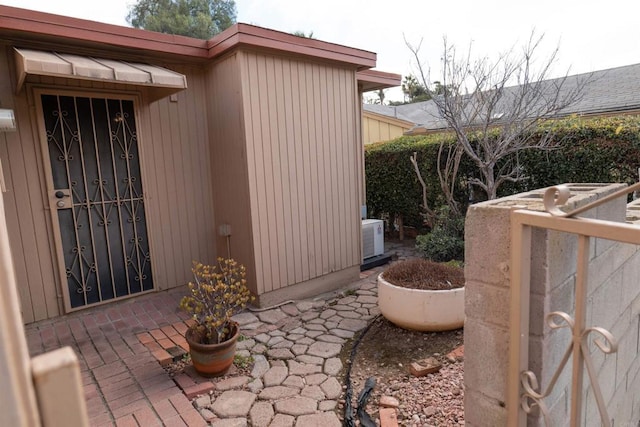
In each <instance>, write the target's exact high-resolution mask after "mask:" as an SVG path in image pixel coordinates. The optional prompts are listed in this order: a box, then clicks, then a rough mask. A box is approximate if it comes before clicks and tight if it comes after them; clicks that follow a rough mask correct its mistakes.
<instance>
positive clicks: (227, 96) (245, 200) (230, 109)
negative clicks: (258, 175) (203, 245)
mask: <svg viewBox="0 0 640 427" xmlns="http://www.w3.org/2000/svg"><path fill="white" fill-rule="evenodd" d="M240 84H241V82H240V77H239V67H238V62H237V54H232V55H230V56H227V57H226V58H225V59H222V60H220V61H218V62H216V63H214V64H211V66H210V68H209V72H208V78H207V104H208V110H209V135H210V144H211V163H212V168H213V182H214V186H213V195H214V196H213V197H214V206H215V208H214V209H215V226H216V228H217V227H218V226H220V225H223V224H227V225H229V226H230V227H231V236H230V237H229V239H228V241H227V238H226V237H224V236H220V235H219V234H218V233H217V229H216V230H214V234H215V235H214V237H213V239H212V241H215V242H216V245H217V251H218V253H219V254H220V256H225V257H226V256H228V255H230V256H231V257H232V258H234V259H235V260H236V261H238V262H239V263H241V264H243V265H244V266H245V267H246V268H247V282H248V286H249V288H250V289H251V290H252V291H253V292H257V280H256V270H255V268H253V264H254V258H255V256H254V252H253V245H252V241H251V232H252V226H251V209H250V205H249V185H248V182H247V160H246V159H247V149H246V146H245V135H244V131H243V128H244V122H243V116H242V97H241V95H240V94H241V87H240ZM256 215H258V216H260V215H261V213H260V212H257V213H256ZM227 243H228V244H229V247H227ZM227 251H229V252H227Z"/></svg>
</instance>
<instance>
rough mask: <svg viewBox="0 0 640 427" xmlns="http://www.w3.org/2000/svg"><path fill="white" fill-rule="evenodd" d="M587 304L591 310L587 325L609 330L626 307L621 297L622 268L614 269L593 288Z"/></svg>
mask: <svg viewBox="0 0 640 427" xmlns="http://www.w3.org/2000/svg"><path fill="white" fill-rule="evenodd" d="M587 304H588V310H589V311H590V312H591V315H590V319H589V325H590V326H599V327H601V328H605V329H607V330H611V328H613V327H614V326H615V325H616V324H617V322H618V320H619V317H620V314H621V313H622V312H623V311H624V308H625V307H626V301H623V297H622V270H621V269H619V270H617V271H615V272H614V273H613V274H612V275H610V276H609V277H608V278H607V280H606V281H605V282H603V283H602V284H601V285H600V286H598V287H597V288H596V289H594V291H593V293H592V294H591V295H590V296H589V297H588V299H587Z"/></svg>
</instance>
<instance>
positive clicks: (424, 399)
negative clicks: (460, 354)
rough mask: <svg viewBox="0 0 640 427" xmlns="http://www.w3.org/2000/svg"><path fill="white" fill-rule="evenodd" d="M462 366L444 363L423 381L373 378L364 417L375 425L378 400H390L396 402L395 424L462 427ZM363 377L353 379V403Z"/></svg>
mask: <svg viewBox="0 0 640 427" xmlns="http://www.w3.org/2000/svg"><path fill="white" fill-rule="evenodd" d="M463 366H464V365H463V362H462V361H457V362H455V363H450V362H445V363H444V365H443V366H442V368H441V369H440V371H439V372H437V373H434V374H429V375H426V376H424V377H414V376H412V375H410V374H406V375H404V376H399V377H397V378H395V379H387V380H385V379H381V378H377V377H376V378H377V385H376V387H375V388H374V390H373V392H372V394H371V396H370V398H369V401H368V404H367V413H368V414H369V415H370V416H371V417H372V418H374V419H375V420H376V422H377V423H378V425H379V416H378V411H379V409H380V405H379V402H380V398H381V397H382V396H383V395H384V396H391V397H394V398H396V399H397V400H398V402H399V407H398V423H399V425H400V426H403V427H431V426H438V427H440V426H457V425H464V406H463V400H464V379H463V377H464V369H463ZM365 380H366V376H362V375H358V376H356V377H354V378H353V389H354V392H353V394H354V400H353V407H354V409H355V408H356V403H355V401H356V399H357V395H358V393H359V392H360V390H361V389H362V387H363V385H364V381H365Z"/></svg>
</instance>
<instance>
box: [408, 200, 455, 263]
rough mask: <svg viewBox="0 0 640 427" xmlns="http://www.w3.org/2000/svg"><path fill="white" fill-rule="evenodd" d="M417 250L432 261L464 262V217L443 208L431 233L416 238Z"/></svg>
mask: <svg viewBox="0 0 640 427" xmlns="http://www.w3.org/2000/svg"><path fill="white" fill-rule="evenodd" d="M416 248H418V250H419V251H420V252H421V253H422V255H423V256H424V257H425V258H427V259H430V260H432V261H436V262H444V261H451V260H464V217H461V216H456V215H452V214H451V213H450V212H449V209H448V208H447V207H446V206H443V207H442V208H440V209H439V211H438V215H437V217H436V224H435V226H434V227H433V229H432V230H431V232H430V233H428V234H424V235H420V236H418V237H416Z"/></svg>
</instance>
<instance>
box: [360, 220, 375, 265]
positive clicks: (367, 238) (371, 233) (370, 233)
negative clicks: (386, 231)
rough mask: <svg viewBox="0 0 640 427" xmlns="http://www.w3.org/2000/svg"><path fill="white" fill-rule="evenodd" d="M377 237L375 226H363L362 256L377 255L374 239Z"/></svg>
mask: <svg viewBox="0 0 640 427" xmlns="http://www.w3.org/2000/svg"><path fill="white" fill-rule="evenodd" d="M374 237H375V228H374V227H367V226H363V227H362V257H363V258H370V257H372V256H374V255H375V245H374V242H373V239H374Z"/></svg>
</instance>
